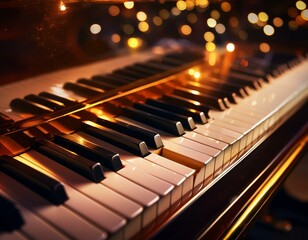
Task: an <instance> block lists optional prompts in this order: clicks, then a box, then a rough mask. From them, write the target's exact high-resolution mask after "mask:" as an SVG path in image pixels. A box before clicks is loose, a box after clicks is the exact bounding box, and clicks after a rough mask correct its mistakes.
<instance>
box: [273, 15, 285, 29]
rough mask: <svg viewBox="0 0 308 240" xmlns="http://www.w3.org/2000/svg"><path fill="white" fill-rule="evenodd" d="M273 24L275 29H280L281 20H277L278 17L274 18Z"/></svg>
mask: <svg viewBox="0 0 308 240" xmlns="http://www.w3.org/2000/svg"><path fill="white" fill-rule="evenodd" d="M273 24H274V26H275V27H282V25H283V20H282V19H281V18H279V17H275V18H274V19H273Z"/></svg>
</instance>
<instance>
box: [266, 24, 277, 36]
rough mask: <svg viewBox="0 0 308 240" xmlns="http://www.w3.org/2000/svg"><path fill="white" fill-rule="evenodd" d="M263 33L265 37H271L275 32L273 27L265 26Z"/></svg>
mask: <svg viewBox="0 0 308 240" xmlns="http://www.w3.org/2000/svg"><path fill="white" fill-rule="evenodd" d="M263 32H264V33H265V34H266V35H267V36H272V35H273V34H274V32H275V29H274V28H273V26H271V25H269V24H267V25H265V26H264V28H263Z"/></svg>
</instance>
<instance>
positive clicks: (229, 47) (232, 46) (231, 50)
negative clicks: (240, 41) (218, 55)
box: [226, 43, 235, 52]
mask: <svg viewBox="0 0 308 240" xmlns="http://www.w3.org/2000/svg"><path fill="white" fill-rule="evenodd" d="M226 49H227V51H228V52H234V50H235V45H234V44H233V43H228V44H227V45H226Z"/></svg>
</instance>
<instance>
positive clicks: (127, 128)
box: [96, 118, 163, 149]
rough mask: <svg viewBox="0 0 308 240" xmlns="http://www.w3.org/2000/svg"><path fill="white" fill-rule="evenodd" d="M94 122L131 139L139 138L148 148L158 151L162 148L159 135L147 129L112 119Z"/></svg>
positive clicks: (100, 119)
mask: <svg viewBox="0 0 308 240" xmlns="http://www.w3.org/2000/svg"><path fill="white" fill-rule="evenodd" d="M96 122H97V123H98V124H100V125H103V126H105V127H108V128H111V129H114V130H116V131H118V132H121V133H124V134H127V135H129V136H131V137H134V138H140V139H142V140H144V141H145V142H146V144H147V145H148V146H150V147H153V148H156V149H158V148H160V147H162V146H163V142H162V139H161V137H160V135H159V134H158V133H155V132H153V131H150V130H148V129H144V128H141V127H138V126H135V125H132V124H128V123H125V122H122V121H120V120H117V119H114V118H112V119H105V118H98V119H97V121H96Z"/></svg>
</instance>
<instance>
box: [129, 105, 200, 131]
mask: <svg viewBox="0 0 308 240" xmlns="http://www.w3.org/2000/svg"><path fill="white" fill-rule="evenodd" d="M134 107H135V108H137V109H139V110H142V111H145V112H148V113H150V114H154V115H156V116H159V117H162V118H166V119H169V120H173V121H180V122H181V123H182V125H183V127H184V128H186V129H188V130H194V129H195V128H196V124H195V122H194V120H193V119H192V117H187V116H184V115H181V114H177V113H173V112H170V111H166V110H163V109H161V108H158V107H153V106H151V105H148V104H141V103H135V104H134Z"/></svg>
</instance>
